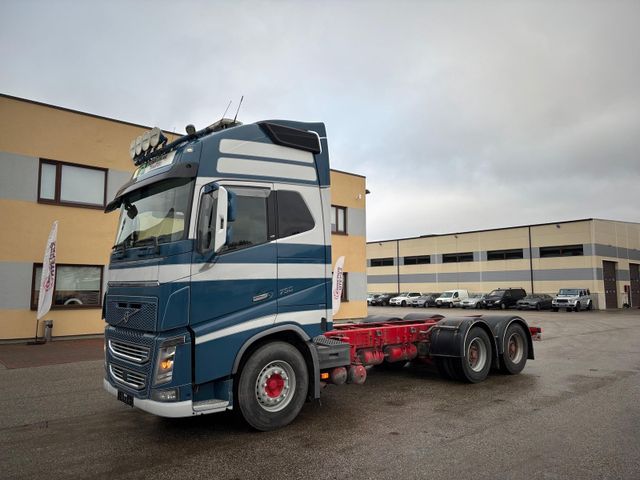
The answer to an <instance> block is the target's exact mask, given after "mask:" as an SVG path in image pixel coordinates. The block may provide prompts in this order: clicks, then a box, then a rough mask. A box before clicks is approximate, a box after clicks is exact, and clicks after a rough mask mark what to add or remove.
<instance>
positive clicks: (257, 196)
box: [222, 186, 269, 253]
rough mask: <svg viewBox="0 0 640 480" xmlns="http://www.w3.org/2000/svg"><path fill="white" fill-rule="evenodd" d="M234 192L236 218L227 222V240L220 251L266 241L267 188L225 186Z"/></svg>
mask: <svg viewBox="0 0 640 480" xmlns="http://www.w3.org/2000/svg"><path fill="white" fill-rule="evenodd" d="M225 188H227V190H229V191H230V192H233V193H235V194H236V201H235V202H236V219H235V221H233V222H230V223H229V230H230V232H229V234H228V237H229V241H228V243H227V245H225V246H224V248H223V249H222V253H224V252H229V251H233V250H238V249H241V248H247V247H251V246H253V245H260V244H261V243H266V242H267V197H268V196H269V190H265V189H262V188H249V187H230V186H229V187H225Z"/></svg>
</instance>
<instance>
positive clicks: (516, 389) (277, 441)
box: [0, 307, 640, 480]
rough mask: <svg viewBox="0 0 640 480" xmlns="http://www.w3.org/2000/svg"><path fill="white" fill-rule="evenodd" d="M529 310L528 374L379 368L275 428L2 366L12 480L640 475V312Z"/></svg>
mask: <svg viewBox="0 0 640 480" xmlns="http://www.w3.org/2000/svg"><path fill="white" fill-rule="evenodd" d="M410 311H412V310H411V309H409V308H406V309H401V308H390V309H389V308H380V307H377V308H370V313H376V314H381V313H389V312H390V313H391V314H393V315H399V316H402V315H403V314H404V313H408V312H410ZM427 311H429V312H433V313H440V314H445V315H460V314H462V315H464V314H468V313H477V312H465V311H462V312H461V311H449V310H447V311H439V310H427ZM509 313H510V314H517V312H509ZM521 316H523V317H524V318H526V319H527V320H528V321H529V323H530V324H531V325H537V326H541V327H542V328H543V341H542V342H536V343H535V345H534V346H535V353H536V360H534V361H530V362H529V363H527V366H526V368H525V370H524V371H523V373H522V374H520V375H517V376H505V375H500V374H492V375H491V376H490V377H489V378H488V379H487V380H486V381H485V382H483V383H480V384H477V385H465V384H460V383H456V382H453V381H446V380H442V379H441V378H439V377H438V376H437V375H436V374H435V373H434V372H433V371H431V370H429V369H427V368H424V367H420V368H418V367H407V368H405V369H403V370H402V371H400V372H387V371H380V370H377V369H375V368H374V369H372V370H370V372H369V376H368V379H367V382H366V383H365V384H364V385H362V386H356V385H345V386H340V387H337V386H329V387H327V388H326V389H325V390H324V391H323V394H322V400H321V402H316V403H309V404H307V405H305V407H304V408H303V410H302V413H301V415H300V416H299V417H298V418H297V419H296V421H294V423H292V424H291V425H289V426H288V427H286V428H284V429H282V430H279V431H275V432H269V433H258V432H254V431H252V430H250V429H249V428H248V427H247V426H245V425H244V423H243V422H242V421H241V420H240V419H238V418H237V416H236V415H234V414H233V413H225V414H214V415H208V416H203V417H194V418H188V419H176V420H168V419H162V418H158V417H154V416H152V415H149V414H146V413H144V412H140V411H137V410H134V409H131V408H129V407H127V406H126V405H124V404H122V403H120V402H118V401H116V399H115V398H114V397H111V396H110V395H108V394H107V393H106V392H104V391H103V390H102V376H103V365H102V361H101V360H90V361H77V357H74V356H73V355H69V356H68V357H67V360H68V362H69V363H62V364H53V365H44V366H24V367H22V368H20V365H21V364H18V365H14V366H13V367H12V368H0V392H2V396H1V397H0V412H2V415H0V431H1V433H2V435H1V437H0V478H3V479H13V478H28V479H32V478H47V479H57V478H64V479H71V478H110V479H115V478H137V479H139V478H153V479H165V478H166V479H169V478H171V479H175V478H178V477H180V478H209V479H253V478H256V479H257V478H259V479H261V480H268V479H278V480H281V479H283V478H285V479H289V478H291V479H298V478H310V479H313V478H321V479H374V478H375V479H391V478H393V479H396V478H406V479H414V478H415V479H426V478H429V479H439V478H479V479H485V478H486V479H500V478H508V479H525V478H526V479H564V478H567V479H605V478H611V479H638V478H640V312H639V311H618V312H607V313H605V312H579V313H565V312H558V313H552V312H542V313H538V312H531V313H522V314H521ZM59 343H61V344H62V343H63V342H59ZM68 345H69V348H73V347H72V344H71V343H69V344H68ZM0 348H1V347H0ZM31 348H36V349H39V348H43V347H42V346H33V347H31Z"/></svg>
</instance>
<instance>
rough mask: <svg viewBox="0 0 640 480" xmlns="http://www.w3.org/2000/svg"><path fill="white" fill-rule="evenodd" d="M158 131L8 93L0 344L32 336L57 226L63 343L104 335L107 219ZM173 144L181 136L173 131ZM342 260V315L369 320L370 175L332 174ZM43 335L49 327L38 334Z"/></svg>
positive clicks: (2, 153)
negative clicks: (135, 142)
mask: <svg viewBox="0 0 640 480" xmlns="http://www.w3.org/2000/svg"><path fill="white" fill-rule="evenodd" d="M148 129H149V127H147V126H142V125H135V124H132V123H128V122H124V121H120V120H114V119H110V118H104V117H100V116H96V115H91V114H87V113H83V112H78V111H74V110H69V109H65V108H60V107H55V106H51V105H46V104H42V103H38V102H33V101H29V100H25V99H20V98H15V97H11V96H7V95H0V131H1V132H2V134H1V135H0V219H2V226H3V232H4V234H3V235H2V236H1V237H0V341H1V340H11V339H27V338H32V337H33V336H34V334H35V329H36V312H35V308H36V304H37V298H38V291H37V289H38V288H39V278H40V271H41V264H42V259H43V255H44V248H45V244H46V240H47V236H48V234H49V231H50V229H51V225H52V223H53V221H54V220H58V243H57V263H58V271H57V279H56V286H55V292H54V301H53V303H54V304H53V307H52V309H51V312H50V313H49V314H48V315H47V316H46V318H47V319H51V320H53V321H54V328H53V334H54V336H55V337H61V336H72V335H86V334H100V333H102V332H103V330H104V322H103V320H102V318H101V317H102V315H101V310H102V296H103V293H104V290H105V283H106V268H107V265H108V262H109V255H110V252H111V246H112V244H113V242H114V238H115V230H116V226H117V222H118V214H117V213H111V214H108V215H105V214H104V213H103V210H104V207H105V205H106V203H107V202H108V201H109V200H111V199H112V198H113V196H114V195H115V193H116V191H117V190H118V188H119V187H120V186H121V185H123V184H124V183H125V182H126V181H127V180H129V178H130V177H131V174H132V172H133V170H134V165H133V163H132V162H131V160H130V158H129V156H128V149H129V144H130V142H131V140H132V139H133V138H135V137H137V136H138V135H140V134H142V133H144V132H145V131H147V130H148ZM164 133H165V135H166V136H167V137H169V141H172V140H174V139H175V138H176V136H175V135H173V134H171V133H169V132H164ZM331 182H332V203H333V204H334V208H333V211H334V214H335V216H336V220H335V230H336V231H335V232H334V236H333V256H334V258H337V257H338V256H341V255H345V257H346V264H345V271H346V272H347V282H346V283H347V291H346V292H345V302H344V303H343V305H342V307H341V309H340V312H339V313H338V315H337V316H336V318H337V319H341V318H358V317H364V316H365V315H366V299H365V297H366V274H365V250H366V247H365V215H364V212H365V178H364V177H361V176H359V175H353V174H349V173H344V172H337V171H332V172H331ZM39 334H42V326H40V328H39Z"/></svg>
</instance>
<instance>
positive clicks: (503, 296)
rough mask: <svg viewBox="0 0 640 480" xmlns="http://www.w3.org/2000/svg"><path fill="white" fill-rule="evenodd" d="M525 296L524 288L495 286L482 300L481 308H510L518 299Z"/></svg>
mask: <svg viewBox="0 0 640 480" xmlns="http://www.w3.org/2000/svg"><path fill="white" fill-rule="evenodd" d="M526 296H527V292H525V291H524V288H497V289H496V290H493V291H492V292H491V293H489V295H487V296H486V297H485V298H484V300H482V307H483V308H501V309H503V310H504V309H506V308H511V307H515V306H516V303H517V302H518V300H520V299H521V298H524V297H526Z"/></svg>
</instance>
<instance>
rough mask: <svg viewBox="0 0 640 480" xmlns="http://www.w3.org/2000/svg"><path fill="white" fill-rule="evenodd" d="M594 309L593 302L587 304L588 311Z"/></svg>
mask: <svg viewBox="0 0 640 480" xmlns="http://www.w3.org/2000/svg"><path fill="white" fill-rule="evenodd" d="M592 308H593V305H591V300H589V303H587V311H590V310H591V309H592Z"/></svg>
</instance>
